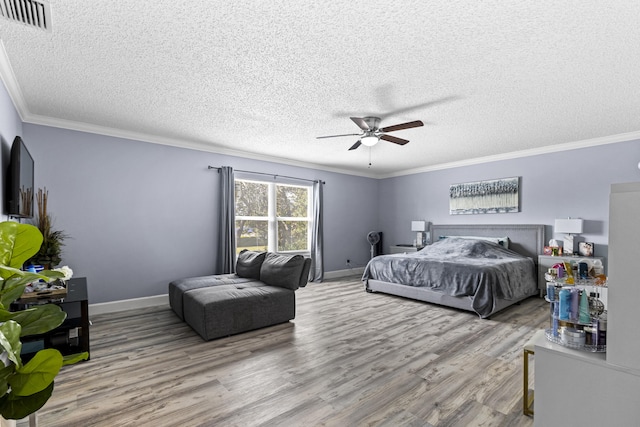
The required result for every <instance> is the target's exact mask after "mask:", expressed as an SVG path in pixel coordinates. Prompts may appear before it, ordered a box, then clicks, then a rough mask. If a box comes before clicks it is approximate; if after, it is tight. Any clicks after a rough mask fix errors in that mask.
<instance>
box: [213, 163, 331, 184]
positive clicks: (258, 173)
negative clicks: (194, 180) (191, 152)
mask: <svg viewBox="0 0 640 427" xmlns="http://www.w3.org/2000/svg"><path fill="white" fill-rule="evenodd" d="M208 168H209V169H217V170H218V172H220V169H221V168H219V167H216V166H209V167H208ZM234 172H244V173H253V174H256V175H266V176H272V177H273V178H274V179H275V178H277V177H282V178H289V179H297V180H299V181H308V182H319V183H320V184H326V182H324V181H322V180H320V179H305V178H296V177H295V176H287V175H278V174H275V173H265V172H254V171H243V170H241V169H234Z"/></svg>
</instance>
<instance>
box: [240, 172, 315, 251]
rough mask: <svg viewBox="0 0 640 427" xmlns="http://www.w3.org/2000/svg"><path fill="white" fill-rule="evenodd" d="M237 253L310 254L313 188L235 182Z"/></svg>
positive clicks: (243, 181)
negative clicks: (247, 251)
mask: <svg viewBox="0 0 640 427" xmlns="http://www.w3.org/2000/svg"><path fill="white" fill-rule="evenodd" d="M235 198H236V200H235V203H236V218H235V222H236V253H239V252H240V251H241V250H243V249H249V250H258V251H270V252H309V251H310V249H309V248H310V246H311V231H310V230H311V227H310V225H311V218H312V214H311V186H306V185H292V184H278V183H274V182H262V181H250V180H244V179H236V180H235Z"/></svg>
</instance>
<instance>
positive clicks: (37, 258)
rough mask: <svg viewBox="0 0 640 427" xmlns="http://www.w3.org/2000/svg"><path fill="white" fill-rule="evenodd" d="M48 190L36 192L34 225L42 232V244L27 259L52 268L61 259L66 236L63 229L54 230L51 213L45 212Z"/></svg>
mask: <svg viewBox="0 0 640 427" xmlns="http://www.w3.org/2000/svg"><path fill="white" fill-rule="evenodd" d="M48 199H49V191H47V189H46V187H45V188H44V190H43V189H42V188H38V192H37V193H36V203H37V205H38V212H37V213H36V220H35V225H36V227H38V230H40V233H42V244H41V245H40V248H39V249H38V251H37V253H36V254H35V255H34V256H33V257H32V258H31V259H30V260H29V263H30V264H37V265H41V266H43V267H44V268H45V269H48V268H54V267H55V266H56V265H58V264H60V261H61V259H62V247H63V246H64V240H65V239H66V238H67V237H68V236H67V235H66V234H65V233H64V232H63V231H60V230H54V229H53V224H52V222H53V221H52V219H51V215H50V214H49V212H47V201H48Z"/></svg>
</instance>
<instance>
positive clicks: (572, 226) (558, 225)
mask: <svg viewBox="0 0 640 427" xmlns="http://www.w3.org/2000/svg"><path fill="white" fill-rule="evenodd" d="M582 224H583V220H582V219H580V218H566V219H556V222H555V225H554V227H553V228H554V230H553V231H554V232H556V233H565V235H564V242H563V244H562V247H563V252H564V253H565V254H566V255H573V253H574V250H573V236H574V234H580V233H582Z"/></svg>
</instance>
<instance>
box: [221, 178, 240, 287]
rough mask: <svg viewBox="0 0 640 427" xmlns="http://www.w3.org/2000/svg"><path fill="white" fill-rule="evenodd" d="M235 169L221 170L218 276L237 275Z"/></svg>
mask: <svg viewBox="0 0 640 427" xmlns="http://www.w3.org/2000/svg"><path fill="white" fill-rule="evenodd" d="M234 189H235V182H234V179H233V168H232V167H230V166H222V167H221V168H220V221H219V228H218V234H219V236H220V238H219V239H218V274H227V273H235V270H236V252H235V250H236V230H235V217H236V212H235V211H236V208H235V205H236V201H235V195H234Z"/></svg>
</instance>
